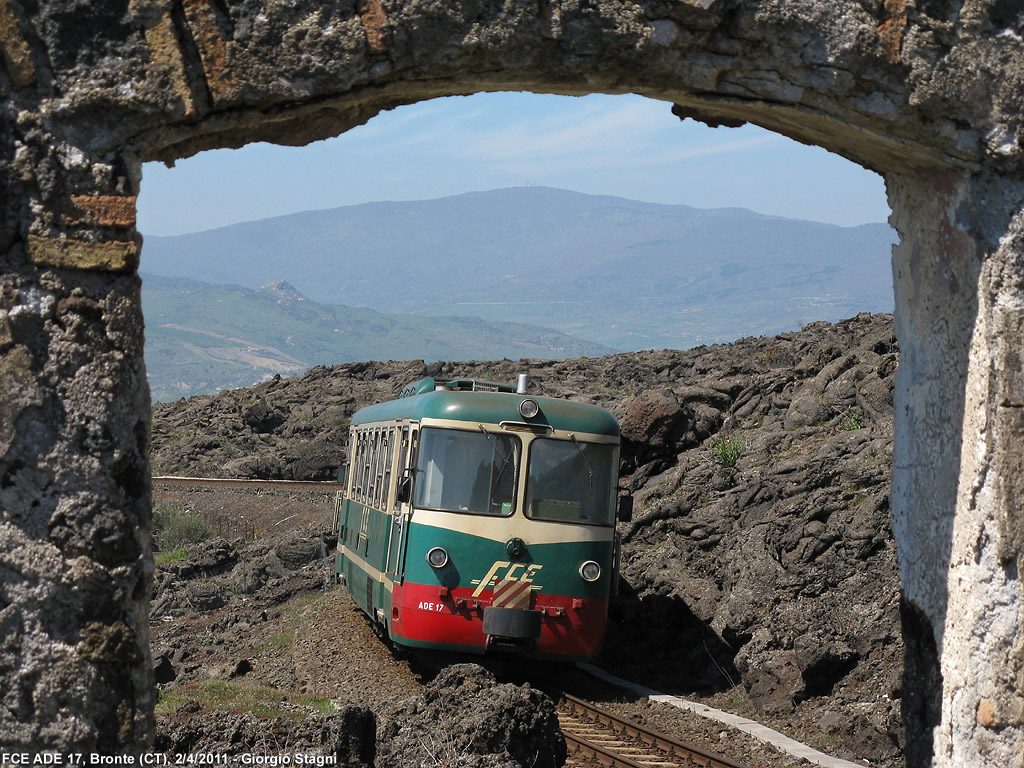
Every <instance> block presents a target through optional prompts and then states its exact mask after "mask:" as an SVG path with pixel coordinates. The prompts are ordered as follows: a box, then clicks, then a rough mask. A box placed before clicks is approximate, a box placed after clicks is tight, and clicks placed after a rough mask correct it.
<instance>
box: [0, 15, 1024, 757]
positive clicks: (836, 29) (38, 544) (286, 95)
mask: <svg viewBox="0 0 1024 768" xmlns="http://www.w3.org/2000/svg"><path fill="white" fill-rule="evenodd" d="M1022 33H1024V17H1022V13H1021V11H1020V9H1019V6H1018V4H1017V3H1014V2H1009V1H1008V0H964V1H963V2H952V1H949V2H942V1H939V2H937V1H935V0H886V2H884V3H883V2H862V1H861V0H687V2H665V0H637V1H636V2H628V3H623V2H611V1H610V0H595V1H593V2H580V1H579V0H566V1H565V2H559V3H553V2H548V1H547V0H542V1H541V2H535V1H534V0H530V1H529V2H527V0H502V2H498V1H497V0H461V1H460V2H453V3H444V4H439V3H437V2H435V1H434V0H409V1H408V2H401V3H399V2H396V1H394V0H380V1H379V2H378V1H376V0H373V1H371V2H366V3H362V2H361V3H354V2H337V3H335V2H332V3H325V2H321V1H319V0H287V2H286V1H285V0H217V2H214V1H213V0H182V2H180V3H179V2H176V0H105V1H104V2H93V3H87V2H79V1H78V0H75V1H73V2H72V1H70V0H69V1H68V2H61V3H38V2H35V1H34V0H0V54H2V62H3V68H2V70H0V95H2V99H3V106H2V108H0V109H2V111H0V116H2V125H3V129H2V132H0V199H2V200H3V201H4V203H5V205H4V206H3V210H2V213H0V217H2V218H0V221H2V222H3V223H2V226H0V265H2V267H0V270H2V272H0V312H2V314H0V339H7V338H10V341H4V342H3V347H2V348H0V354H2V355H3V358H2V363H0V375H2V376H3V378H4V381H6V382H13V384H14V386H13V390H12V391H13V392H14V395H13V397H11V399H10V401H9V402H8V403H6V404H5V406H4V414H3V415H4V422H3V423H2V424H0V431H2V435H0V437H2V440H3V442H2V445H3V454H2V456H0V478H2V480H0V503H2V514H3V518H2V521H0V526H2V527H0V536H2V538H3V546H2V548H0V551H2V552H3V555H2V557H3V565H4V571H3V573H4V576H3V583H2V590H3V591H2V594H3V598H2V603H0V616H2V618H0V621H2V622H3V625H4V627H5V629H6V630H7V631H6V632H5V635H4V636H5V638H6V640H5V644H4V651H3V653H4V656H3V661H2V662H0V669H2V670H3V672H2V674H3V679H4V686H3V692H4V693H3V695H4V697H5V707H4V708H3V710H2V714H0V717H2V718H3V719H4V720H3V722H0V733H2V734H4V735H3V736H2V737H0V738H3V739H4V740H5V741H4V743H5V744H10V745H33V746H38V745H44V744H45V745H53V746H61V747H63V748H66V749H70V748H78V749H87V748H90V747H94V746H96V745H97V744H102V745H103V747H104V748H105V749H112V750H113V749H122V748H124V749H133V750H137V749H142V748H144V747H145V746H146V745H147V744H148V743H149V742H150V740H151V736H152V718H151V715H150V714H149V712H150V709H151V694H150V677H149V676H150V672H149V671H148V670H149V669H150V667H149V663H148V659H147V658H146V655H147V654H146V652H145V646H146V643H145V637H146V629H145V621H144V615H145V611H144V603H145V595H146V593H147V589H146V581H147V579H148V576H147V575H146V574H147V568H146V563H147V561H148V553H147V552H146V543H145V542H146V526H147V519H148V511H147V507H148V498H149V488H148V483H147V481H146V480H145V477H146V441H147V416H146V406H147V392H146V384H145V379H144V377H143V375H142V371H143V366H142V357H141V355H142V353H141V318H140V314H139V296H138V282H137V279H136V278H135V277H134V276H133V275H132V271H133V269H134V266H135V249H136V248H137V245H138V241H139V237H138V235H137V233H136V232H135V230H134V228H133V227H132V226H131V225H125V219H123V218H115V219H105V218H102V217H100V216H96V217H89V216H83V217H80V218H75V217H73V216H72V217H71V218H70V219H69V218H68V217H67V216H66V215H65V213H66V211H67V210H68V207H69V205H70V204H71V203H72V202H73V201H75V200H80V199H81V197H82V196H89V195H95V196H109V197H117V196H120V197H132V196H134V195H136V194H137V193H138V185H139V182H140V165H139V163H140V160H143V159H159V160H166V161H168V162H172V161H174V160H175V159H177V158H180V157H186V156H189V155H191V154H194V153H196V152H199V151H201V150H203V149H206V148H212V147H225V146H241V145H243V144H245V143H247V142H251V141H255V140H266V141H275V142H279V143H285V144H304V143H308V142H310V141H313V140H315V139H320V138H324V137H327V136H333V135H336V134H338V133H340V132H342V131H344V130H347V129H349V128H351V127H353V126H355V125H358V124H361V123H363V122H365V121H366V120H368V119H369V118H370V117H372V116H373V115H374V114H376V113H377V112H379V111H380V110H381V109H387V108H391V107H394V106H396V105H398V104H403V103H409V102H413V101H417V100H421V99H426V98H431V97H434V96H440V95H451V94H462V93H472V92H475V91H481V90H507V89H513V90H534V91H544V92H551V93H563V94H581V93H588V92H595V91H600V92H606V93H624V92H630V91H632V92H636V93H642V94H645V95H648V96H651V97H653V98H657V99H661V100H664V101H666V102H670V103H673V104H674V105H675V106H674V107H673V111H674V112H675V113H676V114H677V115H679V116H681V117H686V116H689V117H694V118H696V119H699V120H702V121H704V122H707V123H709V124H714V125H737V124H740V123H742V122H744V121H750V122H754V123H757V124H760V125H762V126H765V127H767V128H769V129H772V130H775V131H778V132H780V133H783V134H785V135H787V136H791V137H793V138H795V139H797V140H799V141H803V142H807V143H813V144H818V145H821V146H823V147H826V148H827V149H830V150H832V151H834V152H837V153H839V154H841V155H843V156H845V157H847V158H850V159H851V160H853V161H855V162H858V163H860V164H862V165H864V166H866V167H868V168H871V169H874V170H876V171H878V172H880V173H882V174H883V175H884V176H885V178H886V181H887V183H888V186H889V191H890V200H891V203H892V206H893V210H894V214H893V221H894V223H895V225H896V227H897V229H898V230H899V232H900V234H901V237H902V243H901V245H900V246H899V247H898V248H897V250H896V253H895V262H894V266H895V279H896V286H897V328H898V336H899V339H900V343H901V345H902V346H903V347H904V349H905V350H906V357H905V359H904V364H903V365H902V366H901V368H900V371H901V373H900V384H899V386H898V388H897V392H896V432H895V439H896V445H897V461H896V467H895V470H894V476H893V482H894V493H893V510H892V512H893V522H894V530H895V534H896V536H897V540H898V542H899V546H900V553H901V557H902V578H903V585H904V591H905V606H906V615H905V623H906V626H907V627H908V629H909V630H911V632H912V634H913V636H914V638H915V641H914V642H913V643H910V644H908V649H909V650H908V654H909V658H908V661H909V668H911V669H914V670H916V672H915V674H914V676H913V677H909V678H908V681H907V682H908V685H909V686H910V687H911V689H912V690H913V692H914V696H915V697H918V698H919V699H920V707H919V711H918V715H917V716H915V717H912V718H911V719H909V720H908V745H909V746H908V749H909V754H910V763H911V766H913V767H914V768H916V766H920V765H927V764H929V763H933V764H935V765H958V764H962V763H963V761H967V762H971V763H972V764H974V765H993V766H996V765H998V766H1004V765H1009V764H1011V763H1013V762H1014V761H1016V763H1017V764H1018V765H1019V764H1021V762H1022V757H1021V755H1022V754H1024V735H1022V729H1021V717H1022V715H1021V710H1022V701H1024V700H1022V695H1021V692H1022V690H1024V681H1022V679H1021V673H1022V667H1024V660H1022V654H1024V651H1022V650H1021V648H1022V647H1024V641H1022V640H1021V638H1022V637H1024V634H1022V633H1021V631H1020V628H1019V622H1020V612H1021V607H1022V599H1021V584H1020V580H1019V575H1018V572H1019V564H1018V560H1019V559H1020V557H1021V553H1022V545H1024V542H1022V541H1021V534H1020V530H1021V522H1022V521H1021V520H1020V516H1021V512H1020V507H1019V502H1018V500H1019V491H1020V490H1021V489H1020V488H1019V487H1018V486H1019V485H1021V483H1024V479H1022V478H1024V471H1022V469H1021V467H1020V461H1019V453H1018V452H1016V450H1015V448H1016V446H1018V445H1019V438H1020V436H1021V432H1022V431H1024V424H1022V420H1021V416H1020V414H1021V404H1022V403H1024V391H1022V390H1024V381H1022V380H1021V375H1020V360H1019V349H1020V330H1021V323H1022V320H1021V310H1020V307H1021V305H1022V301H1021V299H1022V297H1021V285H1020V282H1021V277H1022V274H1024V266H1022V265H1021V263H1020V261H1021V258H1022V256H1024V242H1022V239H1021V229H1022V226H1024V223H1022V220H1021V216H1022V200H1024V189H1022V181H1021V179H1022V171H1024V166H1022V158H1024V152H1022V146H1021V141H1022V130H1024V109H1022V108H1021V107H1022V101H1024V82H1022V80H1024V67H1022V64H1021V62H1022V61H1024V57H1022V53H1024V36H1022ZM122 270H123V271H124V272H126V274H125V275H124V276H119V275H118V274H117V273H118V272H119V271H122ZM802 418H806V414H805V415H804V416H803V417H802ZM93 621H99V622H100V624H102V626H103V627H105V628H106V629H105V630H104V632H107V633H108V634H110V635H111V636H112V637H113V636H116V637H117V638H119V639H118V640H117V641H116V642H112V643H103V644H102V647H103V648H105V649H106V648H113V649H119V653H120V654H121V655H120V656H119V657H118V659H117V660H118V662H119V663H114V659H113V656H111V655H110V654H108V653H106V652H104V653H94V652H92V651H91V650H89V648H87V647H86V645H88V641H87V640H86V639H85V634H84V633H85V628H86V626H88V625H89V622H93ZM83 644H85V645H83ZM132 648H134V650H131V649H132ZM984 702H988V703H987V704H984V707H983V706H982V705H983V703H984ZM8 720H10V722H7V721H8ZM990 722H992V723H995V725H994V726H989V725H985V723H990ZM933 726H938V727H933Z"/></svg>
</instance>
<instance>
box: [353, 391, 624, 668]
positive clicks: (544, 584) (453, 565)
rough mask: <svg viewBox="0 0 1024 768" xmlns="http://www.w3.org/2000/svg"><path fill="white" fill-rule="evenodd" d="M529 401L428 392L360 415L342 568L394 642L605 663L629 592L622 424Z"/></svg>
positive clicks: (557, 402) (518, 396)
mask: <svg viewBox="0 0 1024 768" xmlns="http://www.w3.org/2000/svg"><path fill="white" fill-rule="evenodd" d="M525 388H526V387H525V381H524V380H523V379H522V377H521V380H520V386H519V387H517V388H514V387H506V386H502V385H493V384H482V383H481V382H475V381H451V382H444V383H441V382H435V381H434V379H429V378H428V379H424V380H422V381H418V382H414V383H413V384H410V385H409V386H407V387H405V389H403V390H402V392H401V393H400V394H399V397H398V398H397V399H395V400H391V401H388V402H384V403H379V404H377V405H372V406H369V407H366V408H363V409H361V410H360V411H358V412H357V413H356V414H355V416H354V417H353V419H352V426H351V433H350V444H349V454H348V465H347V476H346V483H347V486H346V490H345V491H344V492H342V493H339V498H338V501H337V503H336V505H335V521H334V527H335V532H336V533H337V534H338V556H337V564H336V570H337V574H338V578H339V580H341V581H342V582H343V583H344V584H345V585H346V586H347V589H348V591H349V592H350V593H351V595H352V597H353V599H354V600H355V602H356V603H357V604H358V605H359V606H360V607H361V608H362V609H363V610H364V611H366V613H367V614H368V615H369V616H370V618H371V620H373V621H374V622H376V623H377V624H378V625H379V629H380V630H381V631H382V632H383V633H384V634H386V635H387V636H388V637H389V638H390V639H391V640H392V641H393V642H395V643H397V644H399V645H403V646H408V647H412V648H423V649H438V650H451V651H459V652H470V653H488V652H502V651H505V652H513V653H518V654H522V655H525V656H526V657H528V658H538V659H561V660H580V659H588V658H592V657H593V656H595V655H597V653H598V652H599V650H600V647H601V643H602V640H603V638H604V633H605V626H606V621H607V613H608V599H609V595H610V593H611V591H612V588H613V585H614V584H615V583H616V581H617V579H618V573H617V570H618V539H617V537H616V532H615V520H616V481H617V477H618V454H619V425H618V422H617V421H616V420H615V418H614V417H613V416H612V415H611V414H610V413H608V412H607V411H605V410H603V409H601V408H597V407H595V406H591V405H586V404H582V403H574V402H570V401H566V400H561V399H556V398H548V397H533V396H530V395H527V394H526V393H525ZM627 498H628V497H627ZM630 501H631V500H630ZM619 514H620V516H622V517H624V516H625V515H626V506H625V505H624V506H623V508H622V509H620V510H619Z"/></svg>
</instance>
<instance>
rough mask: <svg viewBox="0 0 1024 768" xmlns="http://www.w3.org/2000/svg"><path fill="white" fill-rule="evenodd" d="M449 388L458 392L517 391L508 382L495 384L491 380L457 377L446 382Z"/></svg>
mask: <svg viewBox="0 0 1024 768" xmlns="http://www.w3.org/2000/svg"><path fill="white" fill-rule="evenodd" d="M444 386H445V387H446V388H447V389H451V390H455V391H458V392H515V391H516V388H515V387H513V386H510V385H508V384H495V383H493V382H490V381H477V380H476V379H455V380H454V381H448V382H445V385H444Z"/></svg>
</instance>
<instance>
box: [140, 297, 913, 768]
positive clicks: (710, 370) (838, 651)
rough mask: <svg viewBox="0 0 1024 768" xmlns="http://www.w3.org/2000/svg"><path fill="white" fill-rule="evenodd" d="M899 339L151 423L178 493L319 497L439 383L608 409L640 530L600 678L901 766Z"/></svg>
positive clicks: (784, 338)
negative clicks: (290, 481) (510, 388)
mask: <svg viewBox="0 0 1024 768" xmlns="http://www.w3.org/2000/svg"><path fill="white" fill-rule="evenodd" d="M897 364H898V352H897V349H896V345H895V341H894V339H893V336H892V323H891V318H890V317H888V316H885V315H866V314H865V315H858V316H857V317H855V318H852V319H850V320H846V321H843V322H840V323H837V324H835V325H829V324H826V323H814V324H812V325H810V326H807V327H806V328H805V329H803V330H802V331H801V332H799V333H789V334H783V335H780V336H774V337H767V338H765V337H763V338H756V339H755V338H750V339H742V340H740V341H738V342H736V343H734V344H729V345H716V346H712V347H700V348H697V349H693V350H689V351H685V352H678V351H650V352H640V353H631V354H623V355H614V356H610V357H604V358H596V359H580V360H562V361H519V362H512V361H508V360H505V361H500V362H494V363H483V362H471V363H459V364H452V363H443V364H442V363H438V364H433V365H429V366H428V365H424V364H423V363H422V362H419V361H413V362H387V363H362V364H347V365H340V366H336V367H334V368H330V369H328V368H323V367H321V368H314V369H312V370H311V371H309V372H308V373H307V374H306V375H305V376H303V377H301V378H298V379H293V380H284V379H276V380H274V381H271V382H267V383H265V384H261V385H258V386H256V387H253V388H251V389H247V390H237V391H233V392H227V393H222V394H221V395H218V396H216V397H196V398H192V399H190V400H188V401H180V402H178V403H172V404H163V405H157V406H155V407H154V430H153V434H154V440H153V463H154V467H155V469H156V470H157V471H159V472H163V473H175V474H194V475H209V476H239V477H278V478H295V479H326V478H328V477H330V476H331V473H332V472H333V471H334V468H335V467H336V466H337V464H338V463H339V460H340V457H341V455H342V451H343V446H344V443H345V439H346V434H345V430H346V425H347V421H348V419H349V417H350V416H351V414H352V413H353V412H354V411H355V410H356V409H357V408H358V407H360V406H361V405H363V404H365V403H369V402H374V401H377V400H380V399H385V398H389V397H391V396H392V395H393V394H394V392H396V391H397V390H398V389H399V388H400V387H401V386H402V385H403V384H404V383H406V382H407V381H410V380H413V379H416V378H420V377H422V376H425V375H435V376H438V377H446V376H450V377H452V378H455V377H458V378H480V379H486V380H496V381H513V380H514V378H515V374H516V373H520V372H528V373H530V374H531V377H532V381H533V391H535V392H537V393H541V394H552V395H557V396H564V397H570V398H573V399H576V400H581V401H585V402H593V403H597V404H600V405H603V406H604V407H606V408H608V409H609V410H611V411H612V412H613V413H615V414H616V416H617V417H618V418H619V419H620V422H621V424H622V431H623V437H624V441H623V465H622V469H623V473H624V474H625V475H626V477H625V479H624V482H626V483H627V484H629V485H630V486H631V487H632V488H633V490H634V492H635V494H636V497H637V517H636V521H635V522H634V523H632V524H631V525H628V526H624V527H623V533H624V537H625V541H626V546H625V551H624V560H623V575H624V586H623V594H622V596H621V597H620V599H619V600H617V601H616V603H615V604H614V606H613V610H612V622H613V631H612V632H611V634H610V637H609V640H608V643H607V647H606V651H605V659H604V661H605V663H606V664H607V665H609V666H610V667H613V668H614V669H615V670H616V672H617V673H618V674H621V675H624V676H627V677H633V678H635V679H639V680H640V681H646V682H647V683H648V684H650V685H651V686H652V687H656V688H660V689H662V690H666V689H667V690H668V691H669V692H673V693H678V694H681V695H686V696H691V697H702V698H703V699H705V700H706V701H708V702H709V703H712V704H720V705H722V706H723V707H725V708H733V709H736V708H737V707H749V708H751V709H752V710H753V711H751V712H749V713H748V714H751V715H755V716H757V717H759V718H760V719H762V720H766V721H767V722H769V724H772V725H774V726H776V727H780V728H782V729H783V730H786V731H788V732H790V733H792V734H795V735H798V736H799V737H801V738H803V739H805V740H807V741H811V742H812V743H814V745H815V746H818V747H820V748H823V749H824V750H825V751H828V752H831V753H835V754H840V755H842V756H845V757H848V758H861V759H869V760H870V761H871V763H872V764H873V765H898V764H899V762H900V760H901V750H900V743H901V737H900V735H899V697H900V694H901V690H900V687H901V686H900V680H901V670H902V664H901V660H902V644H901V640H900V630H899V614H898V595H899V589H898V581H897V573H896V559H895V549H894V545H893V543H892V536H891V533H890V530H889V525H888V498H889V476H890V473H891V442H892V399H891V391H892V376H893V372H894V371H895V368H896V366H897Z"/></svg>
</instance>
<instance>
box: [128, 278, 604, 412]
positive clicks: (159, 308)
mask: <svg viewBox="0 0 1024 768" xmlns="http://www.w3.org/2000/svg"><path fill="white" fill-rule="evenodd" d="M142 303H143V312H144V314H145V318H146V367H147V370H148V372H149V382H150V388H151V389H152V393H153V399H154V400H155V401H167V400H176V399H178V398H179V397H187V396H189V395H193V394H199V393H213V392H217V391H218V390H220V389H232V388H236V387H245V386H249V385H251V384H255V383H256V382H258V381H262V380H265V379H268V378H270V377H271V376H273V375H274V374H281V375H285V376H291V375H295V374H299V373H303V372H304V371H305V370H306V369H307V368H311V367H313V366H314V365H320V364H336V363H341V362H347V361H354V360H389V359H409V358H420V359H424V360H426V361H428V362H429V361H434V360H449V359H453V358H457V359H483V360H487V359H494V358H502V357H508V358H512V359H519V358H522V357H530V358H553V357H579V356H580V355H590V356H593V355H602V354H607V353H609V352H612V351H614V350H611V349H609V348H608V347H605V346H602V345H600V344H595V343H593V342H588V341H581V340H579V339H575V338H572V337H570V336H566V335H565V334H563V333H559V332H558V331H553V330H550V329H547V328H539V327H536V326H530V325H522V324H517V323H500V322H487V321H484V320H479V319H477V318H473V317H461V318H459V317H413V316H396V315H385V314H381V313H379V312H375V311H373V310H369V309H353V308H352V307H345V306H339V305H326V304H319V303H317V302H314V301H311V300H310V299H307V298H306V297H305V296H303V295H302V294H301V293H299V292H298V291H297V290H296V289H295V288H293V287H292V286H290V285H289V284H287V283H285V282H283V281H277V282H275V283H272V284H270V285H267V286H265V287H263V288H259V289H257V290H251V289H249V288H243V287H240V286H237V285H212V284H210V283H202V282H197V281H195V280H183V279H179V278H167V277H156V276H152V275H144V276H143V288H142Z"/></svg>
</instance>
